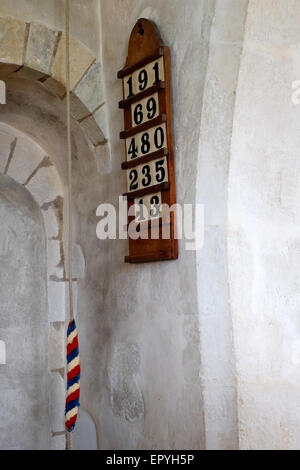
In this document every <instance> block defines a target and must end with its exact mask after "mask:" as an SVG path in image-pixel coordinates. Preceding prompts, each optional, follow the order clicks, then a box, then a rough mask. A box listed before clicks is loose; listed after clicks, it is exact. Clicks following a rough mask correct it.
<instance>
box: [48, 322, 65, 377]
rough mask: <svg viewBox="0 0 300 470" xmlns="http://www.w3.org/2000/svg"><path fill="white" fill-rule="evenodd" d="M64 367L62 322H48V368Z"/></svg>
mask: <svg viewBox="0 0 300 470" xmlns="http://www.w3.org/2000/svg"><path fill="white" fill-rule="evenodd" d="M64 368H65V325H64V323H63V322H56V323H51V324H50V334H49V369H50V370H57V369H64Z"/></svg>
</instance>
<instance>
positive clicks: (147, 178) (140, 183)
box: [127, 157, 168, 192]
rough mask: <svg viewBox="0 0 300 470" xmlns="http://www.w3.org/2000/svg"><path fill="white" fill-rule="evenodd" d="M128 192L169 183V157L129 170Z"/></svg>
mask: <svg viewBox="0 0 300 470" xmlns="http://www.w3.org/2000/svg"><path fill="white" fill-rule="evenodd" d="M127 174H128V191H129V192H132V191H137V190H138V189H144V188H149V187H151V186H153V185H156V184H161V183H164V182H166V181H168V165H167V157H163V158H161V159H159V160H154V161H152V162H149V163H146V164H143V165H139V166H137V167H136V168H134V169H132V170H128V172H127Z"/></svg>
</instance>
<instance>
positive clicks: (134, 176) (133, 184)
mask: <svg viewBox="0 0 300 470" xmlns="http://www.w3.org/2000/svg"><path fill="white" fill-rule="evenodd" d="M129 180H130V185H129V191H136V190H137V189H138V187H139V184H138V170H137V169H136V168H134V169H133V170H130V172H129Z"/></svg>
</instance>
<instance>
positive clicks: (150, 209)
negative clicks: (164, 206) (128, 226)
mask: <svg viewBox="0 0 300 470" xmlns="http://www.w3.org/2000/svg"><path fill="white" fill-rule="evenodd" d="M134 204H135V221H136V222H137V223H138V222H144V221H146V220H149V219H157V218H158V217H159V216H160V213H161V193H155V194H147V195H146V196H144V197H142V198H138V199H135V200H134Z"/></svg>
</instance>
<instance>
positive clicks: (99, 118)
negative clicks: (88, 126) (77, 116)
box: [94, 104, 108, 139]
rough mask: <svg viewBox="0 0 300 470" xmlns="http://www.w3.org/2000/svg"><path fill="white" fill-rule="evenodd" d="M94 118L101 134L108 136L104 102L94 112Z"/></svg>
mask: <svg viewBox="0 0 300 470" xmlns="http://www.w3.org/2000/svg"><path fill="white" fill-rule="evenodd" d="M94 118H95V121H96V123H97V124H98V126H99V127H100V129H101V131H102V132H103V135H104V136H105V137H106V139H107V138H108V123H107V110H106V106H105V104H104V105H103V106H101V108H99V109H98V110H97V111H96V112H95V113H94Z"/></svg>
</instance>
